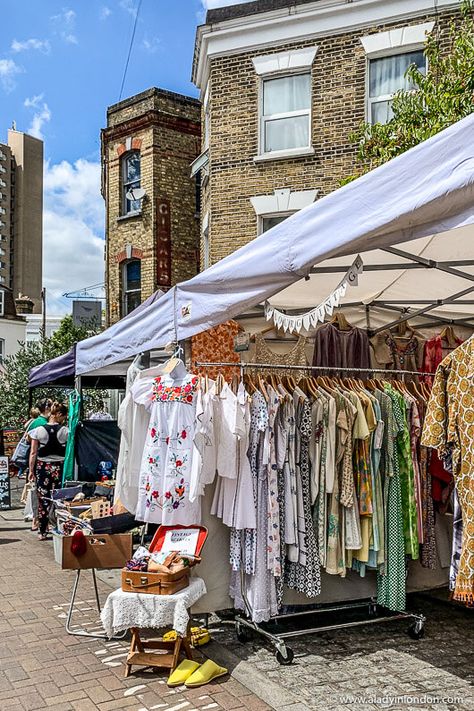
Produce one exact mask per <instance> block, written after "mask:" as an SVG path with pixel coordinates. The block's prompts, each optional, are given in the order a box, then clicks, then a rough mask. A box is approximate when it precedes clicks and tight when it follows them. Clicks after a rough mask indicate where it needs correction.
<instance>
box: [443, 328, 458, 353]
mask: <svg viewBox="0 0 474 711" xmlns="http://www.w3.org/2000/svg"><path fill="white" fill-rule="evenodd" d="M439 335H440V337H441V340H445V341H446V343H447V344H448V346H449V347H450V348H456V346H457V345H458V338H457V336H456V334H455V332H454V328H453V327H452V326H446V327H445V328H443V330H442V331H441V333H440V334H439Z"/></svg>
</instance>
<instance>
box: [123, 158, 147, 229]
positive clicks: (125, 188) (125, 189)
mask: <svg viewBox="0 0 474 711" xmlns="http://www.w3.org/2000/svg"><path fill="white" fill-rule="evenodd" d="M132 155H138V159H139V161H140V180H130V181H128V182H126V180H125V178H126V166H127V160H128V159H129V158H130V156H132ZM120 173H121V175H120V181H121V186H122V195H121V205H120V212H121V217H128V216H130V215H140V214H141V208H140V209H138V210H127V204H128V202H129V200H128V199H127V195H126V194H127V192H128V186H129V185H131V184H132V183H139V186H138V187H139V188H141V186H142V155H141V152H140V151H139V150H135V149H134V150H131V151H127V152H126V153H124V154H123V155H122V156H121V157H120Z"/></svg>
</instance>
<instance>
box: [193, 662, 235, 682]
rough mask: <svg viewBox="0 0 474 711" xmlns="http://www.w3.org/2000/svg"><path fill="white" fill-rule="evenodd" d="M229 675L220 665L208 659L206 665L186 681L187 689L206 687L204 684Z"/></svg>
mask: <svg viewBox="0 0 474 711" xmlns="http://www.w3.org/2000/svg"><path fill="white" fill-rule="evenodd" d="M228 673H229V672H228V671H227V669H226V668H225V667H220V666H219V665H218V664H216V663H215V662H213V661H212V659H207V660H206V661H205V662H204V664H203V665H202V666H200V667H199V669H197V670H196V671H195V672H194V673H193V674H191V676H190V677H189V678H188V679H187V680H186V681H185V686H186V687H187V688H193V687H195V686H204V684H209V682H210V681H212V680H213V679H217V678H218V677H220V676H225V675H226V674H228Z"/></svg>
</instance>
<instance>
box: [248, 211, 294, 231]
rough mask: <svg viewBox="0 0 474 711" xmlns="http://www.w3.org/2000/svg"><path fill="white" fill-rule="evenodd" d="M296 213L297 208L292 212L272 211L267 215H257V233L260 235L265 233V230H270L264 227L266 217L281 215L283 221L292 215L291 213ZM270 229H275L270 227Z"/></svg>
mask: <svg viewBox="0 0 474 711" xmlns="http://www.w3.org/2000/svg"><path fill="white" fill-rule="evenodd" d="M294 214H295V210H292V211H290V212H270V213H268V214H267V215H258V217H257V234H258V235H263V234H265V232H268V230H264V229H263V223H264V221H265V220H266V219H268V218H269V217H281V218H282V222H283V221H284V220H286V218H287V217H291V215H294ZM269 229H273V228H272V227H270V228H269Z"/></svg>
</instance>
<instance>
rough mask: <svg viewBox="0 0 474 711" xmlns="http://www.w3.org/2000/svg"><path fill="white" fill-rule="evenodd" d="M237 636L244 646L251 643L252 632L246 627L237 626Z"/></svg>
mask: <svg viewBox="0 0 474 711" xmlns="http://www.w3.org/2000/svg"><path fill="white" fill-rule="evenodd" d="M235 634H236V636H237V639H238V640H239V642H242V644H246V643H247V642H249V641H250V630H249V629H248V628H247V627H245V626H244V625H239V624H237V625H236V626H235Z"/></svg>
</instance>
